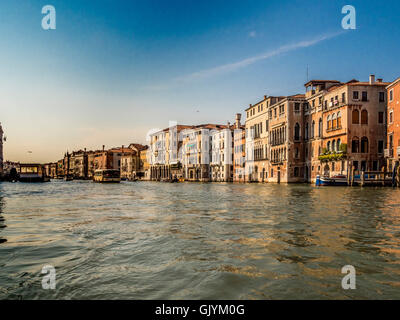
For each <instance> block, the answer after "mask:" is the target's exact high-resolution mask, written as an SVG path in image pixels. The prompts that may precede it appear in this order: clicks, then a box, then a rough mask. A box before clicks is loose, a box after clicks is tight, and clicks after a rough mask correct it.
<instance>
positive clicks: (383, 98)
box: [379, 92, 385, 102]
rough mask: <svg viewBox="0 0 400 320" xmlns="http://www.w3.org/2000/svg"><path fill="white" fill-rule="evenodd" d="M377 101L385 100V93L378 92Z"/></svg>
mask: <svg viewBox="0 0 400 320" xmlns="http://www.w3.org/2000/svg"><path fill="white" fill-rule="evenodd" d="M379 102H385V93H384V92H379Z"/></svg>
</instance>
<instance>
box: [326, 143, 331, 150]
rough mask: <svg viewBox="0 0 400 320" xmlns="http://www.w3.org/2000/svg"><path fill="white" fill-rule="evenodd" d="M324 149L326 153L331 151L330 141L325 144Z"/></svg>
mask: <svg viewBox="0 0 400 320" xmlns="http://www.w3.org/2000/svg"><path fill="white" fill-rule="evenodd" d="M326 149H327V150H328V151H331V142H330V141H328V143H327V144H326Z"/></svg>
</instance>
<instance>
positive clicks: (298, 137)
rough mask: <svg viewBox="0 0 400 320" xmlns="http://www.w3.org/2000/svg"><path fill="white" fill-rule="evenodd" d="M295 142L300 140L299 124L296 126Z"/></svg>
mask: <svg viewBox="0 0 400 320" xmlns="http://www.w3.org/2000/svg"><path fill="white" fill-rule="evenodd" d="M294 140H300V125H299V124H298V123H296V125H295V126H294Z"/></svg>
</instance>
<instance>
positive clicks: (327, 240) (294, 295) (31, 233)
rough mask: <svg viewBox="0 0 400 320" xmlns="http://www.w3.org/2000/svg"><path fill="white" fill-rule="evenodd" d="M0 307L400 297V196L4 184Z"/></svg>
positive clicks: (0, 189)
mask: <svg viewBox="0 0 400 320" xmlns="http://www.w3.org/2000/svg"><path fill="white" fill-rule="evenodd" d="M45 265H52V266H54V267H55V269H56V289H55V290H44V289H42V278H43V275H42V274H41V270H42V267H43V266H45ZM345 265H352V266H354V267H355V269H356V272H357V275H356V290H344V289H343V288H342V286H341V281H342V278H343V277H344V276H345V275H344V274H342V273H341V269H342V267H343V266H345ZM0 298H1V299H4V298H8V299H400V190H393V189H391V188H364V189H361V188H344V187H343V188H342V187H337V188H336V187H331V188H316V187H314V186H310V185H273V184H265V185H257V184H245V185H239V184H217V183H214V184H200V183H193V184H190V183H175V184H169V183H156V182H154V183H153V182H123V183H121V184H94V183H92V182H84V181H82V182H79V181H73V182H64V181H54V182H51V183H46V184H23V183H14V184H12V183H1V184H0Z"/></svg>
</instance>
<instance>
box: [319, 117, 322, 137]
mask: <svg viewBox="0 0 400 320" xmlns="http://www.w3.org/2000/svg"><path fill="white" fill-rule="evenodd" d="M321 136H322V118H319V125H318V137H321Z"/></svg>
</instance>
